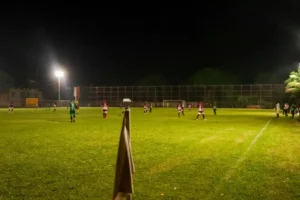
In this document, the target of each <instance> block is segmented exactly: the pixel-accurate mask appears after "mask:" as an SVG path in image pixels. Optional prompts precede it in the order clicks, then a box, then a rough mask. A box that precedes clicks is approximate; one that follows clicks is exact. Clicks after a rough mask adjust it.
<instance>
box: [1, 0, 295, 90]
mask: <svg viewBox="0 0 300 200" xmlns="http://www.w3.org/2000/svg"><path fill="white" fill-rule="evenodd" d="M207 2H209V1H207ZM216 2H217V1H213V2H212V3H203V2H202V3H201V4H199V5H197V4H195V5H190V8H184V6H182V8H170V7H169V8H167V7H162V8H159V7H156V8H150V7H149V6H148V5H131V6H130V7H129V6H128V7H125V6H124V7H122V6H120V7H119V8H112V7H110V8H104V7H102V6H100V5H96V4H95V5H91V4H90V5H88V6H85V5H84V2H81V4H78V5H74V4H68V5H64V4H62V3H60V4H55V5H47V4H44V5H36V4H35V5H28V4H24V5H21V4H19V5H11V6H10V7H7V8H6V7H4V6H1V10H0V12H1V14H0V15H1V20H0V22H1V28H0V30H1V31H0V44H1V45H0V70H4V71H6V72H8V73H9V74H10V75H12V76H13V77H15V78H16V79H17V81H18V83H23V82H25V81H26V79H29V78H31V79H36V77H38V79H41V81H42V83H47V82H51V81H52V80H53V70H54V69H53V66H54V64H55V63H57V64H60V65H62V66H64V67H65V69H66V71H67V72H68V74H67V81H68V83H70V84H85V85H89V84H106V85H124V84H125V85H131V84H133V83H135V82H136V81H137V80H138V79H140V78H143V77H144V76H147V75H149V74H156V73H163V74H164V75H165V76H166V77H167V79H168V80H169V81H170V83H171V84H178V83H182V82H183V80H184V79H187V78H188V77H189V76H191V75H192V74H193V73H195V72H196V71H198V70H199V69H201V68H204V67H211V68H218V69H224V70H228V71H231V72H232V73H235V74H236V75H238V76H240V79H241V80H242V82H243V83H252V82H253V81H254V80H255V77H256V76H257V74H258V73H259V72H270V73H285V72H287V73H288V72H289V70H291V69H293V67H294V66H295V63H297V62H299V61H300V49H299V34H300V12H299V5H300V4H299V3H297V4H296V3H293V2H297V1H291V2H289V1H284V2H285V4H283V3H281V4H280V3H274V2H272V4H268V3H261V2H262V1H256V3H255V1H252V3H251V4H247V3H244V2H242V1H241V3H236V4H234V3H231V4H229V3H224V2H223V3H216ZM269 2H271V1H269ZM134 6H136V7H134Z"/></svg>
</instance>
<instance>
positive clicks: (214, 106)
mask: <svg viewBox="0 0 300 200" xmlns="http://www.w3.org/2000/svg"><path fill="white" fill-rule="evenodd" d="M213 110H214V114H215V115H217V102H216V101H214V104H213Z"/></svg>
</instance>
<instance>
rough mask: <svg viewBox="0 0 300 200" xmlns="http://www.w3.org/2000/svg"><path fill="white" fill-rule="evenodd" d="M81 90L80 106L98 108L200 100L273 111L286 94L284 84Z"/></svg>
mask: <svg viewBox="0 0 300 200" xmlns="http://www.w3.org/2000/svg"><path fill="white" fill-rule="evenodd" d="M80 91H81V94H80V96H81V99H80V104H81V105H82V106H87V105H88V106H99V105H100V104H101V102H102V101H103V100H107V101H108V102H109V104H110V105H111V106H119V105H120V103H121V101H122V99H123V98H130V99H131V100H133V102H136V104H135V105H137V103H138V104H139V105H140V104H141V103H142V102H145V101H147V102H153V103H154V104H155V105H156V106H161V105H162V102H163V100H185V101H187V102H197V101H200V100H202V101H204V102H213V101H216V102H217V104H218V107H245V106H246V105H260V106H261V107H264V108H272V107H274V105H275V103H276V102H277V101H282V99H283V98H284V94H285V89H284V85H283V84H259V85H186V86H114V87H81V88H80Z"/></svg>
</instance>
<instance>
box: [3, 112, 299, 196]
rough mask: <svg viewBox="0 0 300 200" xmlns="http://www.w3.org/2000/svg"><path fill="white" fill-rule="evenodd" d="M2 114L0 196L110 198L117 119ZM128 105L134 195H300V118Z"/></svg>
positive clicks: (89, 114) (87, 115) (116, 115)
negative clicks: (181, 112) (200, 116)
mask: <svg viewBox="0 0 300 200" xmlns="http://www.w3.org/2000/svg"><path fill="white" fill-rule="evenodd" d="M120 112H121V111H120V109H117V108H115V109H114V108H112V109H110V110H109V115H108V118H107V119H103V118H101V111H100V108H82V109H81V110H80V114H79V115H78V116H77V121H76V123H70V122H69V116H68V111H67V110H66V109H65V108H64V109H59V110H58V111H57V112H56V113H55V112H52V111H49V110H45V109H44V108H41V109H39V110H35V109H16V110H15V112H14V113H13V114H9V113H8V112H7V109H2V110H0V199H1V200H3V199H5V200H6V199H61V200H67V199H103V200H107V199H111V195H112V189H113V181H114V172H115V164H116V154H117V148H118V142H119V135H120V129H121V121H122V117H121V116H119V114H120ZM195 115H196V109H194V110H192V111H191V112H188V111H186V116H184V117H181V118H178V117H177V112H176V109H167V108H160V109H158V108H157V109H154V110H153V113H152V114H146V115H144V114H143V109H137V108H133V109H132V114H131V117H132V133H131V134H132V138H131V139H132V151H133V152H132V153H133V158H134V162H135V167H136V173H135V174H134V192H135V193H134V197H133V198H134V199H137V200H159V199H169V200H170V199H172V200H180V199H183V200H200V199H230V200H232V199H272V200H273V199H280V200H282V199H285V200H288V199H300V123H299V122H298V121H297V120H296V119H291V118H290V117H289V118H286V117H284V116H282V115H281V116H280V118H279V119H277V118H275V112H274V110H234V109H232V110H229V109H219V110H218V115H217V116H214V115H213V113H212V110H210V109H206V117H207V120H206V121H203V120H198V121H195V120H194V119H195Z"/></svg>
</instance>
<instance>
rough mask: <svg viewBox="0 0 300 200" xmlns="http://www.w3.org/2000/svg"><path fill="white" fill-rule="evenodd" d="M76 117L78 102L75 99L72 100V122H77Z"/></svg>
mask: <svg viewBox="0 0 300 200" xmlns="http://www.w3.org/2000/svg"><path fill="white" fill-rule="evenodd" d="M75 117H76V104H75V102H74V101H71V102H70V120H71V123H72V122H75Z"/></svg>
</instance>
